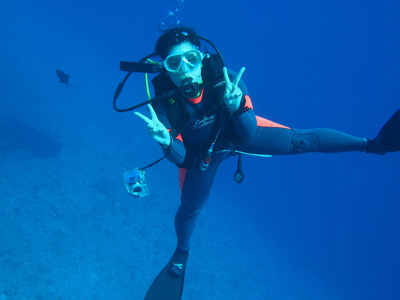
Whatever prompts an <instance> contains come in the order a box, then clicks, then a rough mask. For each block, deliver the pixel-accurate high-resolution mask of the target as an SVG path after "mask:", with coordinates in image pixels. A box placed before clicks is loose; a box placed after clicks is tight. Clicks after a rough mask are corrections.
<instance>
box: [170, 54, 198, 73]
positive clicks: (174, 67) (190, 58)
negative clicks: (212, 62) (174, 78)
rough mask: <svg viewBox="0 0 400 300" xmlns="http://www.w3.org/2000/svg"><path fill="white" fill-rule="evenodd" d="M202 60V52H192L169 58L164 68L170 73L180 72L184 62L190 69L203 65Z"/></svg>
mask: <svg viewBox="0 0 400 300" xmlns="http://www.w3.org/2000/svg"><path fill="white" fill-rule="evenodd" d="M201 60H202V55H201V52H200V51H198V50H190V51H188V52H185V53H182V54H176V55H171V56H168V57H167V58H166V59H165V60H164V67H165V69H167V71H169V72H178V71H179V69H180V67H181V65H182V61H183V62H184V63H186V64H187V65H188V66H189V67H190V68H195V67H197V66H198V65H199V64H200V63H201Z"/></svg>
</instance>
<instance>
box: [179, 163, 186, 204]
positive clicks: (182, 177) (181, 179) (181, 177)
mask: <svg viewBox="0 0 400 300" xmlns="http://www.w3.org/2000/svg"><path fill="white" fill-rule="evenodd" d="M186 172H187V169H182V168H179V176H178V177H179V188H180V189H181V197H182V189H183V183H184V182H185V178H186Z"/></svg>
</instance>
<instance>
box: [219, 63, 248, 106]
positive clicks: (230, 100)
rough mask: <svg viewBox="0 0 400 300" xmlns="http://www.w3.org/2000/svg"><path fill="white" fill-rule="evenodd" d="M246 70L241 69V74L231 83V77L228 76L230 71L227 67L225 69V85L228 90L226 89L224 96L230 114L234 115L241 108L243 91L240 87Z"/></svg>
mask: <svg viewBox="0 0 400 300" xmlns="http://www.w3.org/2000/svg"><path fill="white" fill-rule="evenodd" d="M245 70H246V68H244V67H243V68H241V69H240V71H239V74H238V75H237V77H236V78H235V80H234V81H233V82H231V80H230V78H229V76H228V70H227V69H226V67H224V69H223V71H224V77H225V83H226V88H225V94H224V103H225V107H226V109H227V110H228V111H229V112H230V113H233V112H235V111H236V110H238V109H239V106H240V101H241V100H242V96H243V92H242V90H241V89H240V88H239V87H238V84H239V81H240V78H242V75H243V73H244V71H245Z"/></svg>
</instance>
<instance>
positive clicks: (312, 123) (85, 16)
mask: <svg viewBox="0 0 400 300" xmlns="http://www.w3.org/2000/svg"><path fill="white" fill-rule="evenodd" d="M178 20H179V21H180V22H181V23H182V24H184V25H186V26H190V27H193V28H194V29H195V30H196V31H197V32H198V33H199V34H200V35H203V36H205V37H208V38H209V39H211V40H212V41H213V42H214V43H216V45H217V46H218V47H219V49H220V51H221V52H222V54H223V56H224V59H225V62H226V65H227V66H228V67H229V68H231V69H233V70H235V71H238V70H239V69H240V67H242V66H245V67H246V72H245V73H244V75H243V80H244V81H245V82H246V84H247V87H248V89H249V92H250V96H251V98H252V101H253V105H254V109H255V111H256V113H257V114H258V115H261V116H263V117H266V118H269V119H271V120H273V121H276V122H279V123H281V124H285V125H287V126H290V127H293V128H313V127H327V128H334V129H337V130H342V131H345V132H347V133H349V134H353V135H356V136H362V137H369V138H373V137H375V136H376V134H377V133H378V132H379V129H380V128H381V127H382V125H383V124H384V123H385V122H386V120H387V119H388V118H389V117H390V116H391V115H392V114H393V113H394V112H395V111H396V110H397V109H398V108H399V107H400V101H399V100H400V2H399V1H395V0H391V1H390V0H381V1H377V0H362V1H357V0H355V1H345V0H326V1H318V0H303V1H294V0H287V1H271V0H265V1H261V0H255V1H226V0H223V1H210V0H204V1H189V0H182V1H179V0H174V1H172V0H171V1H160V0H158V1H151V0H149V1H127V0H115V1H104V0H98V1H93V0H92V1H77V0H70V1H50V0H47V1H46V0H38V1H26V0H24V1H23V0H14V1H1V2H0V25H1V26H0V70H1V74H0V85H1V88H0V93H1V94H0V95H1V100H0V192H1V193H0V212H1V213H0V300H28V299H29V300H54V299H56V300H72V299H73V300H81V299H82V300H86V299H96V300H102V299H104V300H105V299H107V300H109V299H117V300H127V299H134V300H136V299H143V298H144V295H145V293H146V291H147V288H148V287H149V286H150V284H151V282H152V280H153V279H154V278H155V276H156V275H157V274H158V272H159V271H160V270H161V268H162V267H163V266H164V265H165V263H166V262H167V261H168V259H169V258H170V256H171V254H172V253H173V251H174V249H175V233H174V228H173V219H174V215H175V211H176V209H177V207H178V204H179V187H178V181H177V168H176V167H174V166H173V165H172V164H170V163H169V162H168V161H163V162H162V163H160V164H159V165H157V166H155V167H153V168H150V169H148V170H147V172H146V178H147V182H148V186H149V188H150V192H151V194H150V195H149V196H147V197H145V198H142V199H134V198H132V197H130V196H129V195H128V193H127V192H126V190H125V187H124V184H123V181H122V173H123V172H124V171H127V170H129V169H133V168H135V167H143V166H145V165H147V164H148V163H150V162H152V161H154V160H156V159H158V158H159V157H160V156H161V150H160V149H159V147H158V145H157V144H156V143H154V142H153V141H152V140H151V139H150V138H149V137H148V136H147V132H146V128H145V125H144V124H142V121H140V120H139V119H137V118H135V117H134V116H133V113H132V112H131V113H125V114H119V113H116V112H115V111H114V110H113V108H112V97H113V94H114V91H115V88H116V86H117V84H118V83H119V82H120V81H121V80H122V79H123V76H124V75H125V74H124V73H122V72H120V71H119V61H120V60H128V61H138V60H139V59H140V58H142V57H144V56H145V55H147V54H149V53H151V52H153V50H154V46H155V42H156V40H157V38H158V37H159V35H160V34H161V32H160V30H159V27H160V24H161V23H164V24H163V25H162V26H164V27H165V26H167V27H168V26H169V25H171V24H174V23H176V22H177V21H178ZM56 68H58V69H61V70H63V71H65V72H66V73H68V74H69V75H70V76H71V78H70V83H71V84H72V86H70V87H66V86H65V85H64V84H61V83H59V82H58V78H57V77H56V74H55V70H56ZM144 100H146V94H145V89H144V83H143V78H142V75H132V76H131V79H130V80H129V81H128V82H127V84H126V88H125V90H124V91H123V93H122V94H121V101H120V102H119V105H120V106H125V105H133V104H136V103H139V102H142V101H144ZM236 162H237V160H236V159H229V160H227V161H226V162H225V163H224V164H223V165H222V166H221V168H220V170H219V172H218V175H217V178H216V181H215V183H214V187H213V190H212V194H211V198H210V200H209V202H208V204H207V206H206V207H205V209H204V211H203V213H202V215H201V217H200V219H199V222H198V225H197V228H196V230H195V233H194V236H193V239H192V246H191V248H192V250H191V255H190V258H189V262H188V266H187V273H186V282H185V288H184V295H183V299H186V300H205V299H207V300H208V299H224V300H227V299H232V300H242V299H252V300H254V299H273V300H275V299H276V300H278V299H280V300H288V299H291V300H312V299H341V300H348V299H363V300H369V299H371V300H372V299H374V300H377V299H379V300H384V299H388V300H393V299H400V285H399V278H400V271H399V270H400V258H399V252H400V218H399V216H400V188H399V186H400V185H399V183H400V171H399V166H400V153H394V154H387V155H385V156H378V155H366V154H364V153H341V154H305V155H298V156H292V157H288V156H286V157H284V156H280V157H272V158H254V157H244V161H243V169H244V172H245V176H246V178H245V181H244V182H243V183H242V184H240V185H239V184H236V183H235V182H234V181H233V177H232V176H233V173H234V172H235V170H236Z"/></svg>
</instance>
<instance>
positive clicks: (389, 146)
mask: <svg viewBox="0 0 400 300" xmlns="http://www.w3.org/2000/svg"><path fill="white" fill-rule="evenodd" d="M396 151H400V109H399V110H398V111H397V112H396V113H395V114H394V115H393V116H392V117H391V118H390V119H389V121H387V122H386V124H385V125H384V126H383V127H382V129H381V131H380V132H379V134H378V136H377V137H376V138H374V139H373V140H367V146H366V152H367V153H376V154H385V153H386V152H396Z"/></svg>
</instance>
